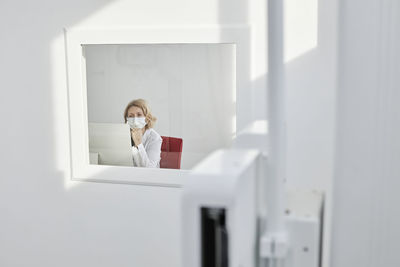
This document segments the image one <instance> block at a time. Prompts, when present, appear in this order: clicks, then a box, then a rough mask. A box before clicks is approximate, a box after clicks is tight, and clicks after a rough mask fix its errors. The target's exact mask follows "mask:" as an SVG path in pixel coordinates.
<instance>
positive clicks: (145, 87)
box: [85, 44, 236, 169]
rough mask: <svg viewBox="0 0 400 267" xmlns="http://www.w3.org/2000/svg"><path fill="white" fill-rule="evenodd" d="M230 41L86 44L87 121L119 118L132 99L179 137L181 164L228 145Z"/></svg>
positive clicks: (231, 126)
mask: <svg viewBox="0 0 400 267" xmlns="http://www.w3.org/2000/svg"><path fill="white" fill-rule="evenodd" d="M235 52H236V50H235V45H233V44H218V45H217V44H203V45H200V44H190V45H189V44H186V45H184V44H168V45H165V44H163V45H88V46H86V47H85V56H86V66H87V68H86V77H87V79H86V80H87V91H88V116H89V122H103V123H123V122H124V119H123V112H124V109H125V107H126V105H127V104H128V103H129V102H130V101H131V100H133V99H137V98H143V99H146V101H147V102H148V104H149V106H150V108H151V111H152V114H153V115H154V116H155V117H156V118H157V121H156V123H155V125H154V129H155V130H156V131H157V132H158V133H159V134H160V135H163V136H172V137H179V138H182V139H183V151H182V162H181V168H182V169H192V167H193V166H194V165H195V164H197V163H198V162H199V161H200V160H202V159H203V158H205V157H206V156H207V155H208V154H210V153H211V152H212V151H215V150H217V149H221V148H229V147H230V145H231V141H232V138H233V137H234V135H235V131H236V123H235V119H236V105H235V103H236V99H235V95H236V94H235V90H236V88H235Z"/></svg>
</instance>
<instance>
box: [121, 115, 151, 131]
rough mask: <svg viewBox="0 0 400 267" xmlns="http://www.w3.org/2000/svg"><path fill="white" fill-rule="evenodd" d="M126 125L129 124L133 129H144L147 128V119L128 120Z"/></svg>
mask: <svg viewBox="0 0 400 267" xmlns="http://www.w3.org/2000/svg"><path fill="white" fill-rule="evenodd" d="M126 123H127V124H129V126H130V127H131V129H142V128H143V127H144V126H146V118H145V117H136V118H126Z"/></svg>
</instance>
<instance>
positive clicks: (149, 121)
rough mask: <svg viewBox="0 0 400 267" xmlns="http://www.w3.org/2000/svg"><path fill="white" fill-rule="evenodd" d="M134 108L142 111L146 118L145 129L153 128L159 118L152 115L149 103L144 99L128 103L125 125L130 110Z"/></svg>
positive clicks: (125, 112)
mask: <svg viewBox="0 0 400 267" xmlns="http://www.w3.org/2000/svg"><path fill="white" fill-rule="evenodd" d="M133 106H135V107H138V108H141V109H142V111H143V114H144V117H145V118H146V126H145V129H146V130H147V129H149V128H153V125H154V124H155V122H156V120H157V118H156V117H154V116H153V115H152V114H151V111H150V107H149V106H148V105H147V102H146V100H144V99H135V100H132V101H131V102H129V103H128V105H127V106H126V108H125V111H124V120H125V123H126V118H127V117H128V110H129V109H130V108H131V107H133Z"/></svg>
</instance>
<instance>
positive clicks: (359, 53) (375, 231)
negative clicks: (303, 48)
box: [331, 0, 400, 267]
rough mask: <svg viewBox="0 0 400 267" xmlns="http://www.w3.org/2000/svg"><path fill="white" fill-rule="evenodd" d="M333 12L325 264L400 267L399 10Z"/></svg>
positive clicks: (346, 6) (362, 7)
mask: <svg viewBox="0 0 400 267" xmlns="http://www.w3.org/2000/svg"><path fill="white" fill-rule="evenodd" d="M340 6H341V9H340V10H341V13H340V18H339V22H340V35H339V58H338V59H339V62H338V73H339V83H338V99H337V101H338V102H337V120H336V121H337V137H336V165H335V167H336V168H335V179H334V185H335V186H334V211H333V232H332V237H333V240H332V241H333V242H332V255H331V263H332V266H333V267H354V266H364V267H373V266H382V267H383V266H385V267H386V266H387V267H389V266H400V254H399V239H400V228H399V225H400V212H399V203H400V194H399V189H400V179H399V178H400V164H399V162H400V90H399V88H400V64H399V62H400V50H399V47H400V2H399V1H397V0H385V1H382V0H355V1H347V0H342V1H340Z"/></svg>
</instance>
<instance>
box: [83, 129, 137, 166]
mask: <svg viewBox="0 0 400 267" xmlns="http://www.w3.org/2000/svg"><path fill="white" fill-rule="evenodd" d="M89 153H90V163H91V164H96V163H97V164H99V165H114V166H133V157H132V148H131V134H130V128H129V125H127V124H122V123H93V122H90V123H89Z"/></svg>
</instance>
